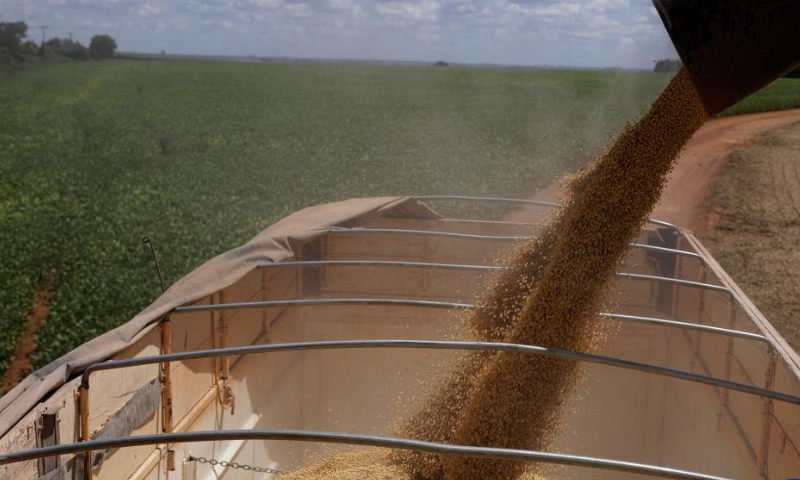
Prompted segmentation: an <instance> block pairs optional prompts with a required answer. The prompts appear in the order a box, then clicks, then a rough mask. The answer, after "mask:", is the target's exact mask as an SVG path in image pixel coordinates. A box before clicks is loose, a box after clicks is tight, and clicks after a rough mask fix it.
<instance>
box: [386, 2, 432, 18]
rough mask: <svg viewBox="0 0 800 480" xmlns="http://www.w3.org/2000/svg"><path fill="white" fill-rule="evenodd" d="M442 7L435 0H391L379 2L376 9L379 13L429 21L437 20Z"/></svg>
mask: <svg viewBox="0 0 800 480" xmlns="http://www.w3.org/2000/svg"><path fill="white" fill-rule="evenodd" d="M441 9H442V5H441V4H440V3H439V2H436V1H433V0H422V1H420V2H409V1H403V0H390V1H388V2H381V3H378V5H377V6H376V7H375V11H376V12H377V13H378V14H379V15H384V16H387V17H397V18H402V19H411V20H427V21H435V20H436V19H437V18H438V16H439V12H440V11H441Z"/></svg>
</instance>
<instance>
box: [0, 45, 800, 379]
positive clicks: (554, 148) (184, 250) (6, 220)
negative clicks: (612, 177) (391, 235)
mask: <svg viewBox="0 0 800 480" xmlns="http://www.w3.org/2000/svg"><path fill="white" fill-rule="evenodd" d="M669 78H670V77H669V76H668V75H667V74H655V73H644V72H641V73H637V72H611V71H609V72H600V71H591V72H589V71H572V70H544V69H520V68H516V69H515V68H507V69H501V68H475V67H452V66H451V67H424V66H385V65H381V66H376V65H353V64H350V65H333V64H331V65H322V64H290V63H287V64H260V63H244V62H241V63H236V62H222V61H202V60H186V59H137V60H132V59H129V60H115V61H106V62H81V63H61V64H58V65H51V66H41V67H36V68H31V69H29V70H25V71H22V72H18V73H13V74H11V73H7V74H0V254H2V261H0V331H1V332H3V334H2V335H1V336H0V375H3V374H4V373H5V371H6V369H7V366H8V364H9V362H10V361H11V359H12V357H13V356H14V352H15V347H16V345H17V343H18V341H19V339H20V336H21V335H22V332H23V331H24V330H25V328H26V323H27V322H28V316H29V312H30V310H31V308H32V304H33V302H34V300H35V299H36V298H38V297H39V296H40V294H41V292H42V290H43V289H46V290H47V291H48V296H50V295H51V297H50V299H49V309H50V312H49V315H48V316H47V318H46V320H45V322H44V323H43V324H42V326H41V327H40V328H39V329H38V330H37V331H36V333H35V344H36V352H35V354H33V357H32V361H33V364H34V366H35V367H41V366H43V365H45V364H46V363H48V362H50V361H52V360H53V359H55V358H57V357H58V356H60V355H62V354H64V353H66V352H67V351H69V350H71V349H72V348H74V347H76V346H77V345H79V344H81V343H83V342H85V341H87V340H89V339H91V338H93V337H95V336H97V335H99V334H101V333H103V332H105V331H107V330H109V329H111V328H113V327H115V326H117V325H119V324H121V323H123V322H125V321H127V320H128V319H130V318H131V317H133V316H134V315H135V314H136V313H137V312H139V311H140V310H141V309H143V308H144V307H145V306H147V305H148V304H149V303H150V302H152V301H153V300H154V299H155V298H156V297H157V296H158V294H159V292H160V286H159V283H158V279H157V277H156V275H155V272H154V269H153V265H152V259H151V257H150V253H149V250H147V249H146V248H145V247H144V246H143V245H142V237H144V236H150V237H152V238H153V239H154V241H155V244H156V248H157V250H158V253H159V261H160V263H161V266H162V269H163V271H164V273H165V276H166V278H165V280H166V282H167V284H169V283H172V282H174V281H175V280H177V279H178V278H180V277H181V276H183V275H185V274H186V273H188V272H189V271H191V270H192V269H193V268H195V267H197V266H198V265H200V264H201V263H203V262H204V261H205V260H208V259H210V258H211V257H213V256H215V255H217V254H219V253H222V252H224V251H226V250H228V249H230V248H233V247H235V246H237V245H239V244H241V243H244V242H245V241H247V240H248V239H249V238H251V237H252V236H254V235H255V234H257V233H258V232H259V231H260V230H262V229H264V228H266V227H267V226H268V225H270V224H271V223H273V222H275V221H276V220H278V219H280V218H281V217H283V216H285V215H288V214H289V213H292V212H294V211H296V210H299V209H301V208H303V207H306V206H309V205H314V204H319V203H324V202H330V201H335V200H342V199H347V198H351V197H358V196H377V195H404V194H466V195H491V196H506V197H525V196H529V195H531V194H532V193H533V192H534V191H535V189H536V188H537V187H539V186H542V185H544V184H546V183H549V182H550V181H552V179H553V178H555V177H556V176H558V175H560V174H562V173H564V172H568V171H575V170H577V169H579V168H580V167H581V166H583V165H585V164H586V163H587V161H588V160H589V159H590V158H591V157H592V156H594V155H597V154H598V153H600V152H601V151H602V148H603V146H604V145H605V144H606V143H607V142H608V141H609V139H610V138H611V136H612V135H613V134H614V133H615V132H617V131H619V130H620V129H621V127H622V126H623V125H624V124H625V122H628V121H632V120H634V119H635V118H636V116H637V115H638V114H640V113H641V112H643V111H644V109H646V108H647V106H648V105H649V104H650V103H651V102H652V101H653V100H654V99H655V98H656V96H657V95H658V93H659V92H660V91H661V90H662V89H663V88H664V86H665V85H666V84H667V82H668V81H669ZM798 92H800V81H798V80H782V81H781V82H779V83H778V84H777V85H775V86H774V87H772V88H771V89H770V90H767V91H764V92H762V93H760V94H759V96H757V97H755V98H753V99H751V100H748V101H747V102H750V103H743V104H741V105H740V106H737V107H735V108H737V109H739V110H738V111H739V112H740V113H741V112H742V111H747V110H748V109H752V110H763V109H774V108H787V107H794V106H800V105H797V104H796V103H798V97H800V95H798ZM0 393H2V392H0Z"/></svg>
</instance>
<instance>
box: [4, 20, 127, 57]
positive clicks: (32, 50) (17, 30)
mask: <svg viewBox="0 0 800 480" xmlns="http://www.w3.org/2000/svg"><path fill="white" fill-rule="evenodd" d="M116 50H117V42H116V41H115V40H114V39H113V38H111V36H109V35H95V36H93V37H92V40H91V41H90V42H89V47H88V48H87V47H86V46H84V45H83V44H82V43H81V42H78V41H75V40H72V39H71V38H51V39H49V40H47V41H45V42H44V43H43V44H41V45H37V44H36V42H35V41H33V39H31V38H30V37H28V24H26V23H25V22H0V63H11V62H14V61H25V59H26V58H28V57H34V56H41V57H46V56H60V57H66V58H71V59H74V60H89V59H90V58H91V59H93V60H102V59H105V58H111V57H113V56H114V53H115V52H116Z"/></svg>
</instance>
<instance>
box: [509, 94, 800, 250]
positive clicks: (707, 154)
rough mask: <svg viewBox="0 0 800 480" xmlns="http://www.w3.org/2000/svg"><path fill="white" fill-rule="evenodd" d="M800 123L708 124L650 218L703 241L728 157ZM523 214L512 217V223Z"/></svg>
mask: <svg viewBox="0 0 800 480" xmlns="http://www.w3.org/2000/svg"><path fill="white" fill-rule="evenodd" d="M793 122H800V109H796V110H785V111H780V112H767V113H756V114H752V115H740V116H735V117H725V118H720V119H714V120H711V121H709V122H708V123H707V124H706V125H705V126H703V128H701V129H700V131H699V132H697V133H696V134H695V136H694V137H693V138H692V140H691V142H689V145H687V147H686V150H684V152H683V154H682V155H681V156H680V158H679V159H678V162H677V164H676V165H675V169H674V170H673V172H672V174H671V176H670V181H669V183H668V184H667V188H666V190H665V191H664V195H663V196H662V198H661V201H660V202H659V203H658V205H657V206H656V208H655V211H654V212H653V215H652V216H653V218H658V219H659V220H665V221H668V222H671V223H675V224H677V225H680V226H681V227H684V228H688V229H689V230H692V231H693V232H694V233H695V234H697V235H698V236H699V237H700V238H704V237H705V236H707V235H708V234H709V233H710V225H709V213H710V211H709V209H708V208H704V206H705V205H706V204H707V202H708V199H709V194H710V191H711V190H710V187H711V185H712V184H713V182H714V180H715V179H716V178H717V176H718V175H719V172H720V170H721V168H722V167H723V166H724V165H725V164H726V162H727V161H728V159H729V158H730V155H731V154H732V153H733V152H734V151H736V150H737V149H739V148H743V147H745V146H747V145H749V144H750V143H751V142H752V141H753V140H754V139H755V138H757V137H758V136H760V135H762V134H764V133H766V132H768V131H770V130H773V129H776V128H779V127H781V126H784V125H787V124H790V123H793ZM560 191H561V189H560V188H559V184H558V182H555V183H553V184H551V185H549V186H548V187H546V188H544V189H542V190H540V191H539V192H537V194H536V195H535V196H534V198H535V199H537V200H549V201H556V200H557V199H558V197H559V194H560ZM525 217H527V215H526V214H524V213H523V212H520V214H519V215H512V216H511V217H510V219H511V220H515V219H520V220H521V219H523V218H525Z"/></svg>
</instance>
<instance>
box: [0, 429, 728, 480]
mask: <svg viewBox="0 0 800 480" xmlns="http://www.w3.org/2000/svg"><path fill="white" fill-rule="evenodd" d="M230 440H278V441H295V442H318V443H333V444H344V445H361V446H369V447H380V448H393V449H400V450H413V451H418V452H429V453H436V454H442V455H451V456H459V457H473V458H485V459H494V460H512V461H520V462H541V463H549V464H556V465H570V466H577V467H586V468H592V469H599V470H613V471H618V472H628V473H638V474H643V475H650V476H654V477H661V478H672V479H678V480H730V479H727V478H724V477H718V476H715V475H709V474H704V473H696V472H690V471H686V470H678V469H674V468H669V467H662V466H658V465H648V464H643V463H636V462H627V461H622V460H612V459H607V458H598V457H587V456H580V455H568V454H561V453H549V452H538V451H530V450H514V449H508V448H487V447H468V446H463V445H447V444H443V443H432V442H423V441H420V440H410V439H405V438H394V437H382V436H375V435H357V434H350V433H338V432H319V431H303V430H215V431H198V432H180V433H162V434H155V435H153V434H149V435H137V436H134V437H125V438H110V439H103V440H91V441H87V442H80V443H68V444H63V445H55V446H51V447H43V448H38V449H35V450H24V451H21V452H14V453H8V454H4V455H0V465H7V464H9V463H15V462H22V461H27V460H35V459H37V458H45V457H49V456H55V455H69V454H76V453H81V452H85V451H87V450H107V449H113V448H125V447H134V446H141V445H158V444H162V443H166V444H175V443H192V442H217V441H230Z"/></svg>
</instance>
